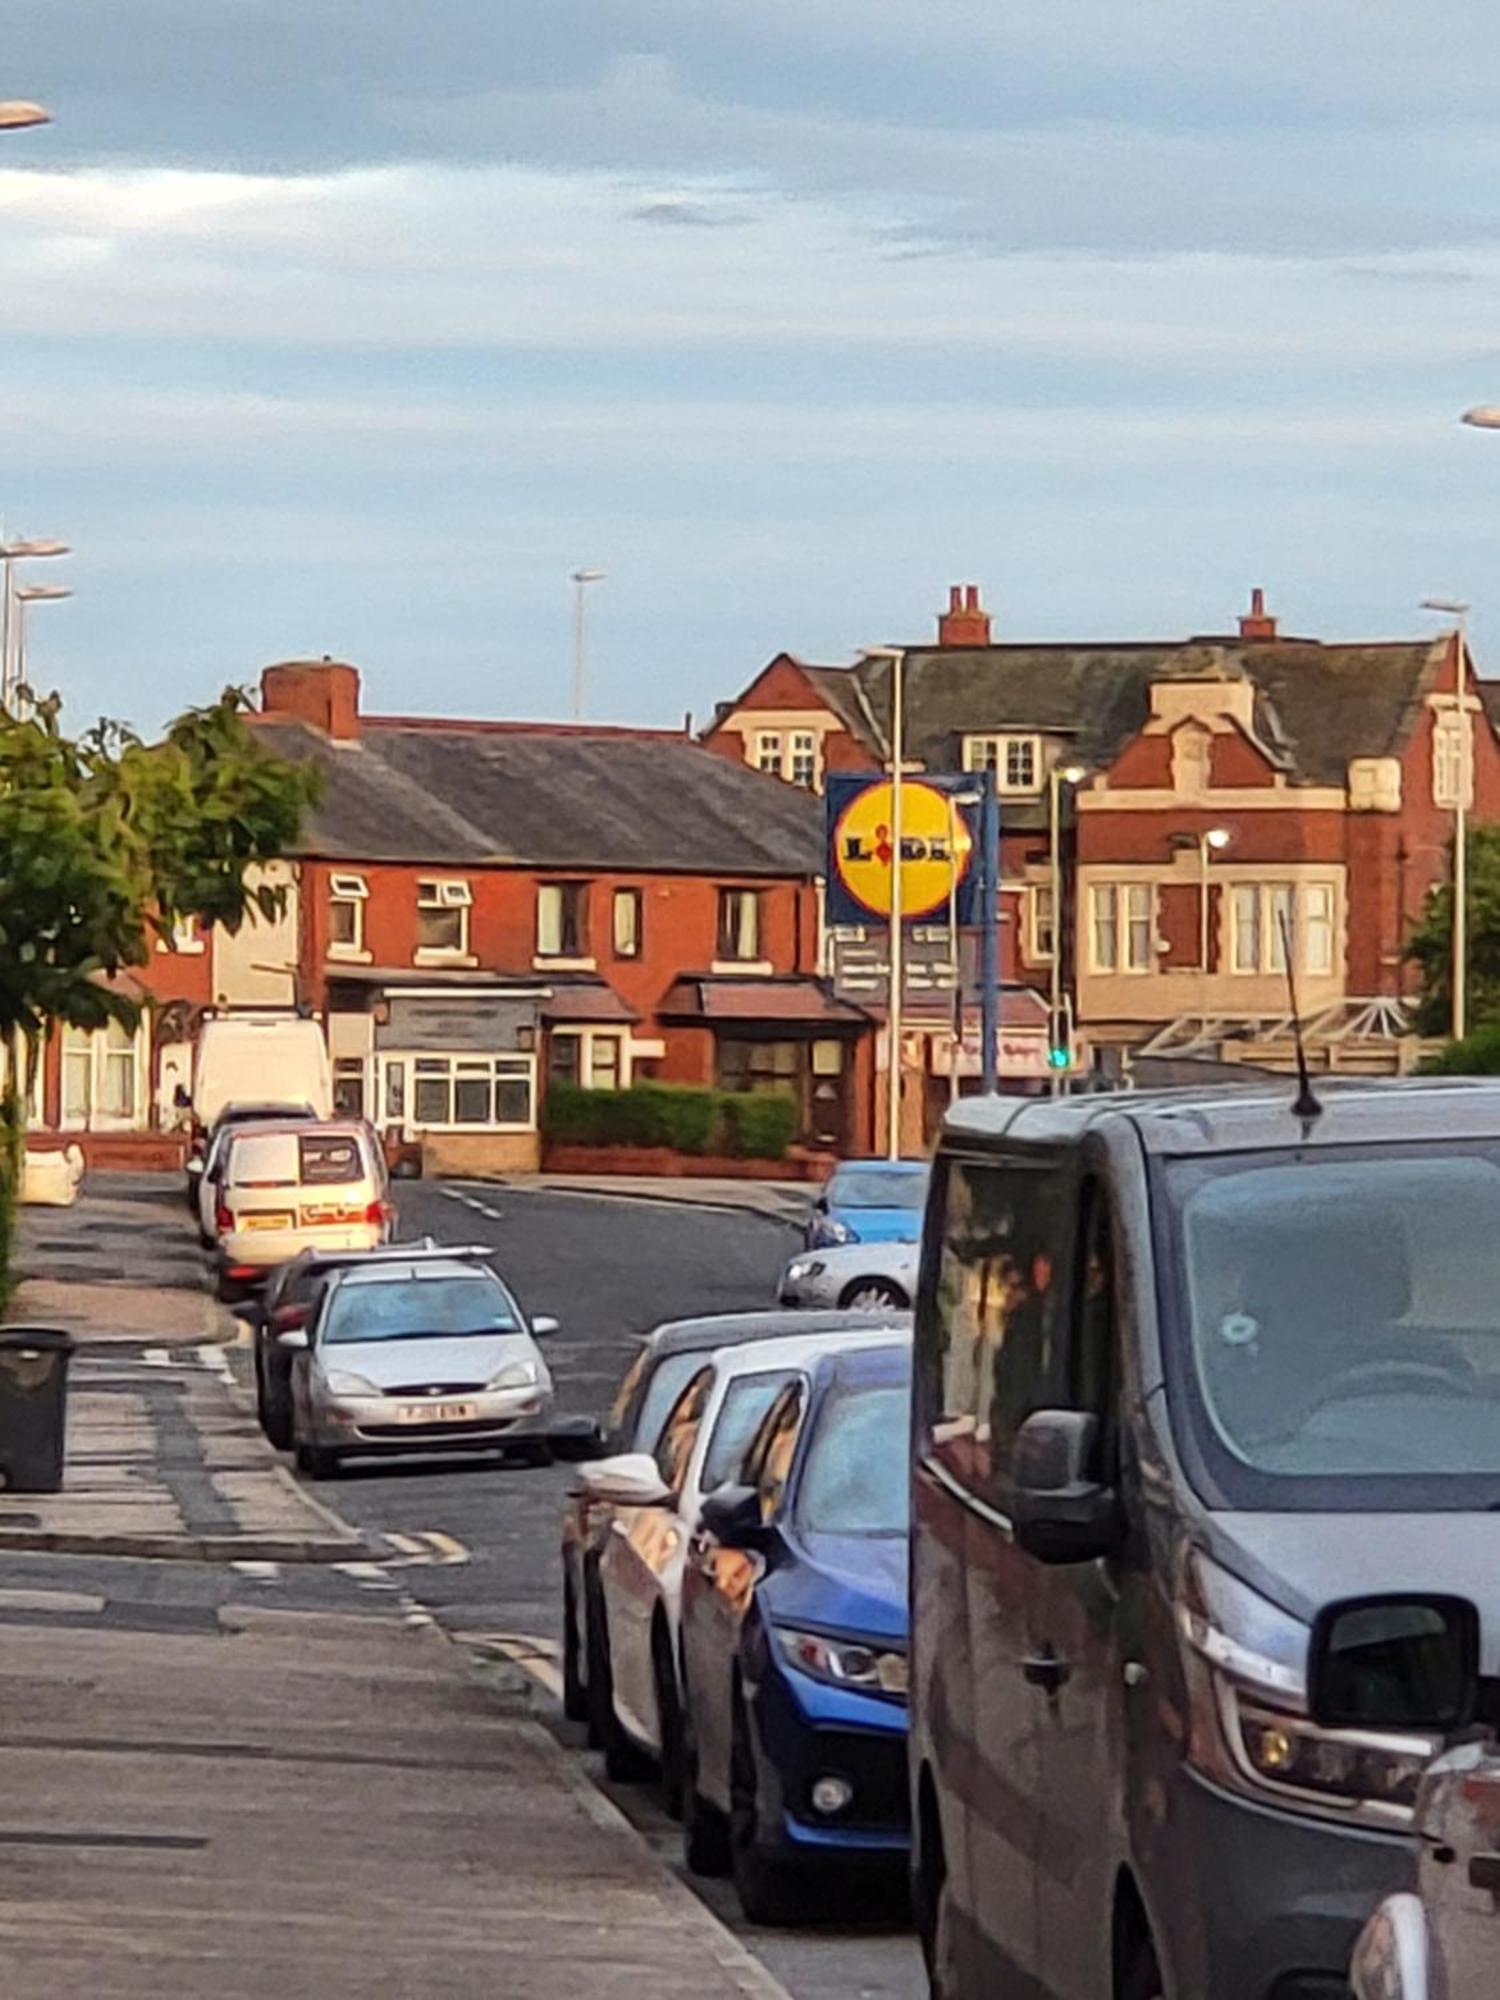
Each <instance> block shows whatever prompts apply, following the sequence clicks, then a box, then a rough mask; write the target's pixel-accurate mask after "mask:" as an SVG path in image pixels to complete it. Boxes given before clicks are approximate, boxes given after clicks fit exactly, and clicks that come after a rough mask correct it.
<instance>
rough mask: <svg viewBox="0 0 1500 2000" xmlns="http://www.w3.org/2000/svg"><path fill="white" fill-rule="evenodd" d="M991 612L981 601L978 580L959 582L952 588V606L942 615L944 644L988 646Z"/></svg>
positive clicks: (940, 631)
mask: <svg viewBox="0 0 1500 2000" xmlns="http://www.w3.org/2000/svg"><path fill="white" fill-rule="evenodd" d="M989 643H990V614H989V613H988V611H986V610H985V608H984V606H983V605H982V604H981V603H980V601H979V585H978V584H977V583H955V584H954V585H953V587H952V588H951V589H950V590H949V592H948V609H947V610H946V611H945V612H944V613H943V615H942V616H941V617H940V618H939V619H938V644H939V645H940V646H987V645H989Z"/></svg>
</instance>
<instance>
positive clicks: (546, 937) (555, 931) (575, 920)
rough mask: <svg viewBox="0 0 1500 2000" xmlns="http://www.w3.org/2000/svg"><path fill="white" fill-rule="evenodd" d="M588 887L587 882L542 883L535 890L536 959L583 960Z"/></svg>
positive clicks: (586, 934) (586, 941)
mask: <svg viewBox="0 0 1500 2000" xmlns="http://www.w3.org/2000/svg"><path fill="white" fill-rule="evenodd" d="M588 887H589V885H588V883H587V882H544V883H543V884H542V886H541V887H540V888H539V889H538V890H537V892H536V953H537V957H538V958H582V957H583V955H584V953H585V952H586V951H587V950H588V930H587V922H586V918H587V903H588ZM615 920H616V922H617V923H618V921H619V915H618V911H617V912H616V919H615Z"/></svg>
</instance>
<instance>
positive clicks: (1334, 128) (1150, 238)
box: [0, 0, 1500, 722]
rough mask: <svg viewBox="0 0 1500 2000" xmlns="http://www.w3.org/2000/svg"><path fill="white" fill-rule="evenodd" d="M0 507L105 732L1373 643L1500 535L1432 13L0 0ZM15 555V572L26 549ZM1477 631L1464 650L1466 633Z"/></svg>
mask: <svg viewBox="0 0 1500 2000" xmlns="http://www.w3.org/2000/svg"><path fill="white" fill-rule="evenodd" d="M0 49H3V50H4V59H3V65H0V96H20V95H26V96H35V97H40V98H43V99H44V100H45V101H46V102H48V103H49V104H50V105H51V106H52V107H53V109H54V111H55V112H56V114H57V124H56V125H55V126H54V127H53V128H51V129H50V130H47V131H44V132H39V133H28V134H14V135H5V136H3V137H0V226H3V230H4V239H3V240H4V242H5V246H6V247H5V276H4V282H3V284H0V518H3V521H4V523H5V525H6V527H7V528H8V529H10V530H11V531H15V530H20V531H22V532H25V533H31V534H49V535H50V534H59V535H64V536H66V537H67V539H69V540H70V541H71V542H72V543H73V544H74V546H75V548H76V550H77V554H76V555H75V557H74V558H73V559H72V560H71V563H70V564H69V566H68V580H69V581H70V582H71V583H72V584H73V585H74V587H75V589H76V592H77V595H76V597H75V598H74V599H73V600H72V601H70V602H69V603H67V604H65V605H60V606H57V607H55V608H53V607H49V608H48V609H47V610H46V612H45V613H41V612H39V613H38V614H37V616H36V617H35V619H34V620H33V632H34V640H35V650H34V656H33V657H34V664H35V668H36V673H37V677H38V679H40V680H45V681H52V680H57V681H60V682H61V683H62V684H63V685H64V687H65V688H66V689H67V691H68V692H69V694H70V696H71V697H73V698H76V700H77V701H78V702H79V703H80V704H81V705H83V706H84V707H86V708H88V709H91V710H93V709H98V708H101V707H106V708H110V709H113V710H114V711H116V712H126V713H129V714H131V715H133V716H135V717H137V718H138V719H140V720H142V721H147V722H151V721H155V720H158V719H159V718H160V717H161V716H162V715H163V714H164V713H166V712H167V711H168V710H169V709H170V708H171V707H172V706H174V705H177V704H180V703H181V702H183V701H185V700H188V699H192V698H195V697H197V696H200V695H203V694H206V693H209V692H211V691H212V690H213V689H215V688H216V687H217V686H219V685H221V684H222V683H223V682H224V681H225V680H228V679H249V678H253V676H254V675H255V673H256V672H257V671H258V668H259V667H260V665H261V664H263V663H264V662H265V661H266V660H269V659H272V658H277V657H284V656H286V655H288V654H293V653H298V652H313V653H323V652H331V653H337V654H341V655H343V656H345V657H350V658H353V659H355V660H357V661H358V662H359V664H360V665H361V666H362V667H363V668H364V669H365V671H366V674H367V676H368V678H369V681H370V683H371V698H372V700H374V701H376V702H381V703H384V704H386V705H388V706H391V707H397V708H403V707H404V708H411V707H416V706H431V707H434V708H449V709H454V710H458V709H490V710H504V711H507V712H511V713H517V714H545V713H555V712H557V711H558V710H559V708H560V707H561V706H562V703H563V701H564V699H565V692H566V687H567V680H568V658H567V654H568V644H569V605H568V586H567V573H568V571H569V570H570V569H572V568H574V567H576V566H577V565H578V564H580V563H588V564H590V565H592V566H597V567H599V568H602V569H604V570H605V571H606V572H607V573H608V575H607V581H606V582H605V583H604V584H602V585H600V586H599V588H598V590H597V592H596V593H595V596H594V599H593V610H594V633H595V642H594V663H593V675H592V680H593V701H594V708H595V710H596V712H597V713H598V714H600V715H601V716H603V715H608V716H611V717H616V718H619V719H627V720H643V721H661V720H675V719H678V718H680V716H681V714H682V713H683V711H684V710H686V709H689V708H691V709H693V710H695V711H696V712H697V713H698V714H699V715H702V714H703V713H705V712H706V711H707V710H708V708H709V707H710V706H711V704H712V702H713V700H714V699H715V698H716V697H718V696H721V695H724V694H727V693H731V692H733V691H734V690H735V689H736V688H737V687H739V686H740V685H741V684H743V682H744V681H745V680H747V679H748V678H749V677H750V675H751V674H752V673H753V672H754V671H755V669H756V668H757V666H758V665H759V664H760V663H761V662H762V661H763V660H764V659H765V658H767V657H768V656H769V655H770V654H771V653H772V652H773V651H775V650H777V649H778V648H780V647H782V646H787V647H790V648H792V649H793V650H796V651H800V652H803V653H804V654H806V655H807V656H809V657H814V658H831V659H842V658H846V657H848V656H849V654H850V652H851V651H852V649H853V648H854V647H856V646H857V645H858V644H860V643H863V642H871V641H875V640H882V639H889V638H907V639H919V638H921V637H922V636H924V635H925V634H926V632H927V631H928V630H929V629H930V624H931V619H932V616H933V614H934V613H935V611H936V609H937V607H938V605H939V603H940V602H941V601H942V599H943V597H944V595H945V592H946V586H947V584H948V583H949V582H951V581H957V580H960V579H964V580H968V579H972V580H975V581H977V582H980V583H982V584H983V585H984V587H985V590H986V593H987V595H988V597H989V598H990V599H991V600H992V602H993V605H994V609H995V611H996V615H997V623H998V627H999V629H1000V630H1001V631H1002V632H1004V633H1007V634H1013V635H1015V636H1026V637H1033V636H1034V637H1074V636H1078V637H1085V636H1133V635H1139V636H1165V635H1170V634H1172V633H1175V632H1188V631H1202V630H1205V629H1223V628H1224V627H1226V626H1228V625H1229V624H1230V623H1231V621H1232V618H1233V615H1234V613H1235V612H1236V610H1237V609H1238V608H1239V607H1240V604H1241V602H1242V600H1243V598H1244V597H1245V595H1246V593H1247V591H1248V589H1249V587H1250V586H1251V584H1253V583H1262V584H1264V585H1265V587H1266V588H1267V590H1268V592H1269V594H1270V597H1271V599H1272V601H1273V604H1274V605H1275V607H1276V608H1277V609H1278V610H1280V611H1281V612H1282V613H1283V615H1284V617H1285V618H1286V620H1287V622H1288V623H1289V624H1290V625H1291V626H1293V627H1294V628H1295V629H1297V630H1299V631H1310V632H1321V633H1325V634H1327V635H1329V636H1335V635H1339V636H1343V635H1355V634H1357V635H1370V636H1383V635H1401V634H1406V633H1409V632H1412V631H1416V630H1421V629H1422V626H1423V620H1422V617H1421V615H1420V614H1419V613H1418V612H1417V610H1416V608H1415V607H1416V601H1417V600H1418V599H1419V598H1421V597H1423V596H1425V595H1429V594H1440V595H1446V594H1452V593H1458V594H1461V595H1464V596H1468V597H1472V598H1473V599H1474V601H1475V604H1476V607H1477V612H1478V617H1477V622H1476V631H1477V636H1478V641H1479V645H1480V650H1481V656H1482V658H1483V657H1484V653H1485V642H1486V639H1487V637H1488V636H1490V635H1493V639H1494V643H1495V646H1496V648H1497V649H1500V604H1497V601H1496V598H1495V596H1494V594H1493V593H1490V592H1489V579H1490V575H1491V571H1492V569H1493V567H1494V561H1495V551H1496V544H1497V540H1500V437H1493V438H1492V437H1486V436H1484V435H1481V434H1478V433H1471V432H1465V431H1460V430H1459V429H1458V428H1457V426H1456V424H1455V422H1454V418H1455V417H1456V414H1457V412H1458V411H1459V410H1460V409H1461V408H1462V407H1464V406H1465V405H1466V404H1468V403H1470V402H1473V401H1476V400H1481V399H1487V398H1494V399H1496V400H1500V311H1497V308H1500V206H1497V203H1496V199H1495V192H1494V191H1495V189H1496V187H1497V185H1500V123H1497V121H1496V119H1495V117H1494V105H1495V104H1496V102H1497V101H1500V94H1497V85H1500V22H1497V21H1496V20H1495V19H1494V17H1493V11H1492V9H1491V8H1490V7H1488V6H1485V5H1482V4H1480V0H1437V4H1429V5H1428V6H1426V7H1425V8H1422V9H1417V8H1413V7H1409V6H1401V5H1397V4H1395V0H1247V4H1243V5H1239V6H1236V7H1228V6H1225V5H1224V4H1223V0H1051V4H1048V5H1041V4H1031V0H1006V4H1005V5H1004V6H995V5H994V4H993V0H924V5H923V6H922V8H921V9H916V8H913V7H911V6H910V5H909V4H905V0H903V3H902V4H899V5H898V4H896V0H816V4H813V5H809V4H807V0H796V3H795V4H794V0H759V4H757V6H756V7H754V8H753V9H747V8H734V7H730V6H728V5H724V4H721V0H549V4H548V5H547V6H545V7H530V8H516V7H497V6H496V5H495V4H494V0H424V4H423V5H422V6H420V7H413V6H412V5H410V3H409V0H401V4H397V0H47V4H46V6H45V7H35V6H29V7H23V6H20V5H18V4H15V0H11V4H10V5H9V6H8V7H7V6H5V5H4V4H3V0H0ZM61 573H62V572H61V569H60V567H59V568H55V569H54V570H52V571H51V572H50V573H49V574H50V575H52V576H59V575H61ZM1486 664H1488V665H1490V666H1492V667H1493V668H1494V669H1495V670H1496V671H1500V658H1496V659H1495V660H1493V661H1486Z"/></svg>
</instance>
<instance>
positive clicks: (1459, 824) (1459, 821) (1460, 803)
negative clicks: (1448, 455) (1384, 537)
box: [1422, 409, 1500, 1042]
mask: <svg viewBox="0 0 1500 2000" xmlns="http://www.w3.org/2000/svg"><path fill="white" fill-rule="evenodd" d="M1490 417H1493V418H1494V419H1495V421H1494V423H1493V424H1490V423H1488V422H1480V419H1481V418H1486V419H1487V418H1490ZM1464 422H1465V423H1470V422H1472V423H1474V425H1475V427H1476V429H1479V430H1490V429H1495V430H1500V410H1486V409H1479V410H1470V411H1468V412H1467V413H1466V415H1465V417H1464ZM1422 609H1423V610H1424V611H1436V612H1438V613H1440V614H1441V615H1442V616H1443V617H1445V618H1451V619H1453V621H1454V634H1453V637H1454V663H1453V733H1454V735H1455V737H1456V738H1457V739H1458V769H1457V771H1456V772H1455V774H1454V782H1453V974H1452V979H1453V996H1452V999H1453V1010H1452V1015H1451V1018H1450V1023H1449V1029H1450V1032H1451V1034H1452V1036H1453V1039H1454V1041H1455V1042H1461V1041H1462V1040H1463V1038H1464V1031H1465V1028H1466V1026H1467V1016H1468V1000H1469V993H1468V987H1469V854H1468V846H1469V829H1468V811H1469V792H1470V789H1471V787H1472V785H1473V783H1474V737H1473V732H1472V731H1471V729H1470V728H1469V709H1468V696H1467V693H1466V689H1465V678H1466V677H1465V661H1466V659H1467V657H1468V639H1467V629H1466V620H1467V619H1468V615H1469V607H1468V605H1467V604H1461V603H1459V602H1458V601H1457V600H1456V599H1454V598H1448V597H1424V598H1423V599H1422ZM1433 803H1434V804H1435V805H1436V804H1438V803H1439V801H1438V800H1436V799H1434V801H1433Z"/></svg>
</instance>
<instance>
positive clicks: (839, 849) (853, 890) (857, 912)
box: [828, 776, 979, 924]
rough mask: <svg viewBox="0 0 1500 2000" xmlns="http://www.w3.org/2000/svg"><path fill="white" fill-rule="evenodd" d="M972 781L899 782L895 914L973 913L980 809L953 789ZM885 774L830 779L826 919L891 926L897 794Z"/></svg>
mask: <svg viewBox="0 0 1500 2000" xmlns="http://www.w3.org/2000/svg"><path fill="white" fill-rule="evenodd" d="M973 782H974V781H973V780H972V779H963V778H933V777H921V778H906V779H903V780H902V785H901V857H900V868H901V914H902V918H903V920H904V921H905V922H907V923H930V922H933V921H937V922H941V923H946V922H947V921H948V910H949V903H950V898H951V897H952V896H953V895H954V892H955V890H956V892H957V901H958V920H959V922H960V923H961V924H967V923H972V922H974V921H975V918H976V916H977V901H978V899H977V897H976V895H975V876H976V874H977V872H978V871H977V869H976V867H975V852H976V846H977V840H978V813H979V808H978V807H977V806H974V805H967V804H965V805H960V804H959V803H958V801H957V799H956V798H955V797H954V794H955V793H957V792H962V791H965V790H967V789H968V788H969V787H971V786H972V784H973ZM893 793H894V787H893V785H892V783H891V781H890V779H889V778H872V777H854V776H840V777H830V778H829V780H828V921H829V922H830V923H831V924H868V923H872V922H878V923H889V921H890V917H891V909H892V901H893V897H894V893H895V880H896V867H897V858H896V847H895V832H894V828H895V799H894V796H893Z"/></svg>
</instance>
